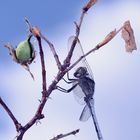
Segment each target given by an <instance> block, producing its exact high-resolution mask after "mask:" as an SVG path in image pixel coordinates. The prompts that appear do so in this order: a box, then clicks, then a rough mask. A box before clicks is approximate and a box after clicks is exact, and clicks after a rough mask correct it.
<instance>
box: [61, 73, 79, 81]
mask: <svg viewBox="0 0 140 140" xmlns="http://www.w3.org/2000/svg"><path fill="white" fill-rule="evenodd" d="M62 79H63V80H64V82H66V83H67V84H71V83H73V82H74V81H76V80H77V79H72V78H69V72H67V79H68V80H69V81H67V80H66V79H64V78H62Z"/></svg>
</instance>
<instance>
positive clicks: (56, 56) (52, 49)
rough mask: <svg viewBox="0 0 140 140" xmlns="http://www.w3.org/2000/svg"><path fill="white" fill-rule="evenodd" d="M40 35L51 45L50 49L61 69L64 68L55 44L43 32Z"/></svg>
mask: <svg viewBox="0 0 140 140" xmlns="http://www.w3.org/2000/svg"><path fill="white" fill-rule="evenodd" d="M40 37H41V38H42V39H43V40H44V41H45V42H46V43H47V44H48V45H49V47H50V49H51V52H52V54H53V56H54V58H55V61H56V64H57V67H58V69H59V70H62V65H61V62H60V60H59V57H58V55H57V53H56V51H55V48H54V45H53V44H52V43H51V42H50V41H49V40H48V39H47V38H46V37H45V36H44V35H43V34H42V33H40Z"/></svg>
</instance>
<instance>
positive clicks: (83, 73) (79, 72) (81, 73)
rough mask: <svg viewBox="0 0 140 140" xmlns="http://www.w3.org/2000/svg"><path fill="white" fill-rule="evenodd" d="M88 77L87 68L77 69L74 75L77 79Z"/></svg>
mask: <svg viewBox="0 0 140 140" xmlns="http://www.w3.org/2000/svg"><path fill="white" fill-rule="evenodd" d="M87 75H88V72H87V68H86V67H79V68H77V70H76V71H75V73H74V76H75V77H76V78H82V77H85V76H87Z"/></svg>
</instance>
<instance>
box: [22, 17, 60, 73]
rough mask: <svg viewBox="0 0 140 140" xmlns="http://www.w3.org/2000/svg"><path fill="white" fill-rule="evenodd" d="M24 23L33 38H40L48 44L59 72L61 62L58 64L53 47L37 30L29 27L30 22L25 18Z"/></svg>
mask: <svg viewBox="0 0 140 140" xmlns="http://www.w3.org/2000/svg"><path fill="white" fill-rule="evenodd" d="M25 22H26V24H27V26H28V29H29V31H30V32H31V33H32V34H33V35H34V36H35V37H40V38H42V39H43V40H44V41H45V42H46V43H47V44H48V46H49V47H50V50H51V52H52V54H53V56H54V59H55V61H56V64H57V67H58V69H59V70H61V69H62V66H61V62H60V60H59V57H58V55H57V53H56V50H55V48H54V45H53V44H52V43H51V42H50V41H49V40H48V39H47V38H46V37H45V36H44V35H43V34H42V33H41V31H40V30H39V28H37V27H33V26H32V25H31V23H30V21H29V20H28V19H27V17H25Z"/></svg>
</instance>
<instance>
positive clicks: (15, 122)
mask: <svg viewBox="0 0 140 140" xmlns="http://www.w3.org/2000/svg"><path fill="white" fill-rule="evenodd" d="M0 104H1V105H2V107H3V108H4V109H5V111H6V112H7V113H8V115H9V117H10V118H11V119H12V121H13V123H14V125H15V127H16V131H17V132H19V130H20V128H22V126H21V124H20V123H19V122H18V120H17V119H16V117H15V116H14V114H13V113H12V111H11V110H10V109H9V107H8V106H7V105H6V104H5V103H4V101H3V100H2V98H1V97H0Z"/></svg>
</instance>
